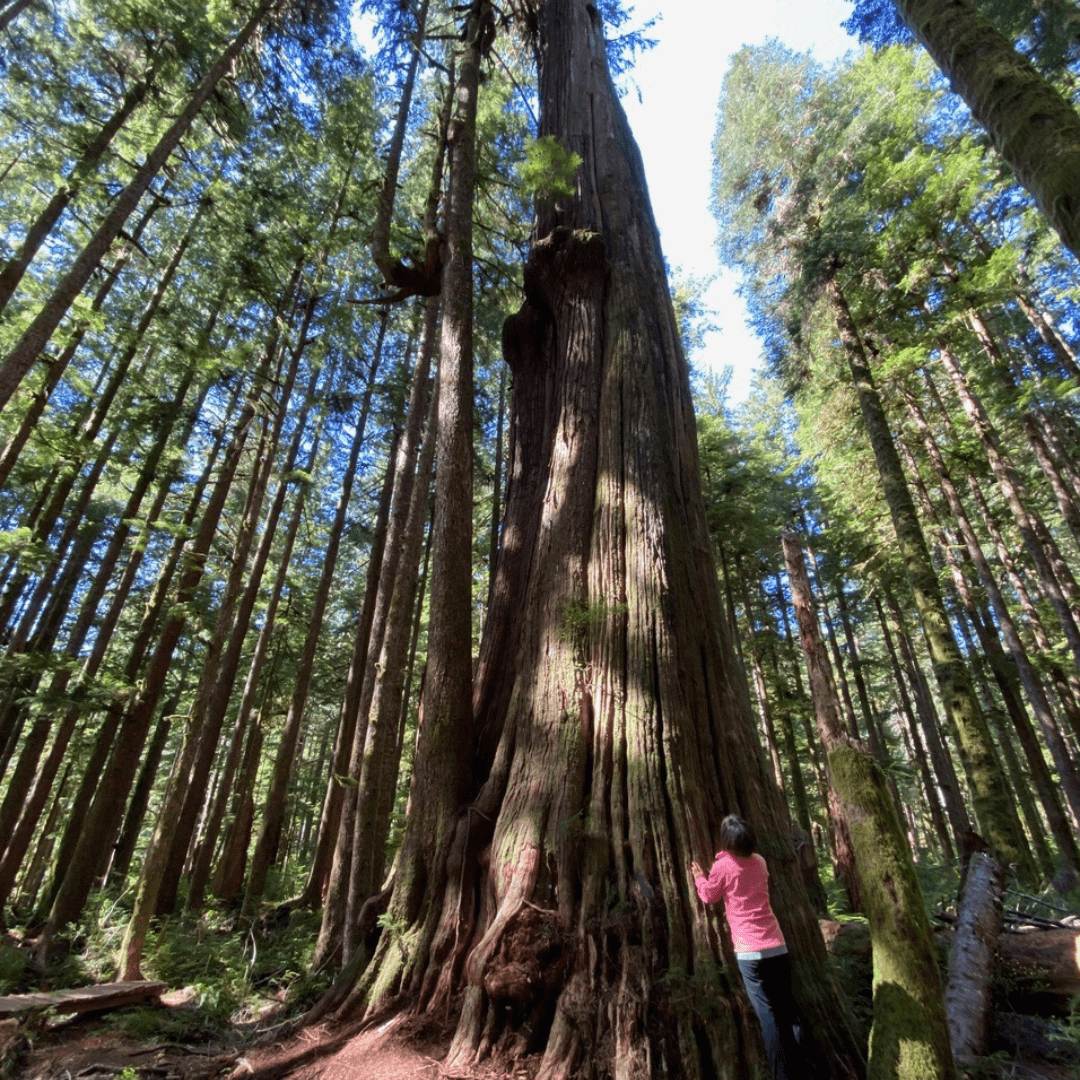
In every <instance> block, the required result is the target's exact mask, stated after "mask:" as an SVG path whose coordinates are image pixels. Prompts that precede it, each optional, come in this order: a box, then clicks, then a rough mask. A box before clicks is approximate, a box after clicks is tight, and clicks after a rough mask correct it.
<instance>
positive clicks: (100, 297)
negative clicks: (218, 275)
mask: <svg viewBox="0 0 1080 1080" xmlns="http://www.w3.org/2000/svg"><path fill="white" fill-rule="evenodd" d="M164 205H165V201H164V199H162V198H161V197H160V195H154V196H153V197H152V198H151V199H150V200H149V205H148V206H147V208H146V210H145V212H144V213H143V215H142V217H141V218H140V219H139V221H138V222H137V223H136V225H135V228H134V229H132V230H131V239H130V242H129V243H126V244H125V245H124V247H123V250H122V251H121V253H120V255H119V256H118V257H117V258H116V260H115V261H114V262H113V265H112V266H111V267H110V268H109V271H108V273H107V274H106V275H105V279H104V280H103V281H102V283H101V284H100V285H99V286H98V289H97V292H96V293H95V294H94V299H93V301H92V302H91V304H90V310H91V312H95V311H100V310H101V309H102V308H103V307H104V305H105V301H106V299H108V296H109V293H110V292H112V289H113V286H114V285H115V284H116V282H117V281H118V280H119V279H120V274H121V272H122V271H123V269H124V267H126V266H127V264H128V263H129V262H130V261H131V256H132V254H133V252H134V251H135V250H136V247H137V245H138V243H139V239H140V237H141V236H142V234H143V231H144V230H145V228H146V226H147V225H149V224H150V219H151V218H152V217H153V216H154V214H155V213H156V212H157V211H158V210H159V209H160V208H161V207H162V206H164ZM219 306H220V302H219ZM88 330H89V320H85V319H84V320H81V321H80V322H79V324H78V326H77V328H76V329H75V330H74V332H73V333H72V334H71V336H70V337H69V339H68V341H67V343H66V344H65V345H64V348H63V349H62V350H61V352H60V353H59V355H58V356H57V357H56V358H55V359H53V360H51V361H50V362H49V365H48V370H47V371H46V372H45V378H44V379H43V380H42V383H41V385H40V386H39V387H38V389H37V390H35V391H34V393H33V395H32V396H31V398H30V400H29V402H27V403H26V408H25V409H24V410H23V414H22V418H21V420H20V422H19V426H18V428H17V429H16V431H15V433H14V434H13V435H12V436H11V438H10V439H8V441H7V443H6V444H5V446H4V449H3V452H2V453H0V486H3V485H4V484H6V483H7V479H8V476H10V474H11V470H12V469H13V468H14V466H15V463H16V461H18V459H19V455H20V454H21V453H22V451H23V447H25V446H26V444H27V442H29V440H30V437H31V436H32V435H33V434H34V432H35V431H36V430H37V425H38V422H39V421H40V420H41V417H42V416H43V414H44V412H45V406H46V405H47V404H48V403H49V398H50V396H51V395H52V392H53V391H54V390H55V389H56V388H57V386H59V384H60V380H61V379H62V378H63V375H64V372H65V371H66V370H67V367H68V364H69V363H71V359H72V357H74V355H75V353H76V352H78V350H79V346H80V345H81V344H82V342H83V338H84V337H85V336H86V333H87V331H88Z"/></svg>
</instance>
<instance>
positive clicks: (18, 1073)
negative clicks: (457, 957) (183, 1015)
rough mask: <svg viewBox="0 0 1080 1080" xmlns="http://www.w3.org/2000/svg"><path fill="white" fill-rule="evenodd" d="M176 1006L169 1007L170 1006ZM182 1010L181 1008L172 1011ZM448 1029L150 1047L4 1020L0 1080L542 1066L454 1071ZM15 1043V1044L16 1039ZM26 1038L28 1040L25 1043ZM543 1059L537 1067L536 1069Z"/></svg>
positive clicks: (321, 1029)
mask: <svg viewBox="0 0 1080 1080" xmlns="http://www.w3.org/2000/svg"><path fill="white" fill-rule="evenodd" d="M163 1007H165V1008H169V1007H170V1006H168V1005H166V1006H163ZM172 1007H175V1006H172ZM449 1036H450V1032H449V1031H448V1030H447V1028H446V1026H445V1025H443V1024H441V1023H437V1022H433V1021H432V1020H431V1019H430V1018H422V1017H421V1018H417V1017H396V1018H392V1019H390V1020H388V1021H386V1022H385V1023H383V1024H380V1025H377V1026H375V1027H369V1028H367V1029H365V1030H361V1028H360V1025H357V1024H352V1025H343V1024H321V1025H316V1026H314V1027H308V1028H303V1029H300V1030H299V1031H294V1032H292V1033H290V1034H289V1035H287V1036H285V1037H283V1038H280V1039H276V1040H275V1039H270V1040H261V1041H259V1042H257V1043H255V1044H254V1045H251V1046H247V1047H244V1048H241V1047H232V1048H230V1047H228V1046H226V1045H224V1044H221V1043H218V1044H216V1045H215V1044H210V1043H207V1044H203V1045H199V1046H195V1045H185V1046H181V1045H153V1044H151V1045H148V1044H147V1043H146V1042H143V1041H140V1040H137V1039H133V1038H130V1037H127V1036H124V1035H122V1034H120V1033H119V1032H117V1031H116V1029H115V1028H114V1027H111V1026H110V1025H109V1024H108V1022H107V1021H106V1020H104V1019H101V1018H95V1017H82V1018H79V1019H76V1020H70V1021H66V1022H64V1023H58V1024H54V1025H51V1026H49V1027H48V1028H47V1029H44V1030H41V1031H39V1032H37V1034H35V1035H28V1034H27V1033H25V1032H24V1031H23V1030H22V1029H18V1028H17V1026H16V1024H15V1022H14V1021H4V1022H3V1023H0V1077H2V1078H5V1080H6V1078H8V1077H12V1078H17V1080H218V1078H221V1080H286V1078H288V1080H446V1078H447V1077H448V1076H450V1075H453V1076H454V1077H455V1078H461V1080H528V1077H529V1076H530V1075H531V1073H532V1072H535V1068H533V1069H527V1068H518V1069H517V1070H515V1071H513V1072H507V1071H506V1070H504V1069H503V1068H501V1067H499V1066H498V1065H496V1064H494V1063H490V1064H486V1065H479V1066H476V1067H475V1068H472V1069H469V1070H466V1071H457V1072H455V1073H453V1074H449V1073H447V1072H446V1071H445V1070H444V1069H443V1067H442V1064H441V1060H442V1058H444V1057H445V1055H446V1051H447V1049H448V1045H449ZM13 1040H14V1042H13ZM20 1040H21V1041H20ZM538 1063H539V1062H538V1061H537V1062H536V1064H538Z"/></svg>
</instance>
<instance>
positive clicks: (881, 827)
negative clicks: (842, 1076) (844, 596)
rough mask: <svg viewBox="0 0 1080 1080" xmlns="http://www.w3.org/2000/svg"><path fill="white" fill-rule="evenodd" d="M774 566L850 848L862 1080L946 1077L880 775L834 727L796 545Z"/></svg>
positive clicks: (926, 959) (918, 931) (914, 894)
mask: <svg viewBox="0 0 1080 1080" xmlns="http://www.w3.org/2000/svg"><path fill="white" fill-rule="evenodd" d="M782 540H783V547H784V561H785V563H786V564H787V569H788V577H789V578H790V580H791V594H792V601H793V603H794V605H795V612H796V615H797V617H798V620H799V631H800V636H801V639H802V645H803V652H804V654H805V657H806V668H807V674H808V676H809V679H810V687H811V694H812V696H813V698H814V712H815V714H816V715H817V717H818V726H819V729H820V731H821V738H822V741H823V742H824V743H825V746H826V748H827V750H828V760H829V772H830V774H831V776H832V780H833V783H834V784H835V786H836V790H837V793H838V794H839V797H840V806H841V812H842V814H843V816H844V821H845V824H846V826H847V829H848V832H849V835H850V836H851V843H852V846H853V847H854V849H855V867H856V871H857V874H858V878H859V894H860V897H861V899H862V905H863V910H864V911H865V913H866V917H867V919H868V921H869V923H870V938H871V942H872V945H873V954H874V1024H873V1028H872V1029H871V1032H870V1060H869V1063H868V1066H867V1077H868V1080H935V1078H942V1080H944V1078H949V1077H953V1076H955V1075H956V1067H955V1065H954V1063H953V1058H952V1051H951V1050H950V1048H949V1029H948V1024H947V1021H946V1017H945V1001H944V997H943V994H942V987H941V976H940V974H939V972H938V968H937V962H936V960H935V958H934V945H933V939H932V937H931V933H930V923H929V920H928V919H927V917H926V905H925V901H924V900H923V896H922V890H921V889H920V888H919V880H918V878H917V877H916V875H915V867H914V864H913V863H912V860H911V851H910V849H909V847H908V843H907V839H906V837H905V835H904V829H903V826H902V824H901V822H900V819H899V818H898V817H897V814H896V808H895V804H894V803H893V800H892V797H891V795H890V794H889V790H888V787H887V785H886V783H885V775H884V773H883V772H882V771H881V768H880V767H879V766H878V764H877V763H876V762H875V761H874V759H873V757H872V756H871V755H870V753H869V752H867V751H866V750H864V749H861V748H860V747H858V746H856V745H855V744H854V743H853V742H852V741H851V740H850V738H849V737H848V735H847V734H846V733H845V732H844V730H843V727H842V726H841V724H840V717H839V705H838V702H837V699H836V690H835V688H834V687H833V685H832V675H831V672H830V670H829V662H828V658H827V656H826V654H825V648H824V645H823V643H822V641H821V636H820V632H819V629H818V620H817V613H816V612H815V610H814V604H813V598H812V595H811V592H810V581H809V578H808V576H807V573H806V564H805V561H804V559H803V553H802V548H801V547H800V545H799V542H798V540H797V538H796V537H795V536H793V535H792V534H791V533H784V535H783V538H782Z"/></svg>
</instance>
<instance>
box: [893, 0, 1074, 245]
mask: <svg viewBox="0 0 1080 1080" xmlns="http://www.w3.org/2000/svg"><path fill="white" fill-rule="evenodd" d="M896 7H897V10H898V11H899V12H900V14H901V15H902V16H903V19H904V21H905V22H906V23H907V24H908V26H910V27H911V29H912V32H913V33H914V34H915V36H916V37H917V38H918V39H919V41H921V42H922V43H923V45H924V46H926V50H927V52H929V53H930V55H931V56H932V57H933V58H934V62H935V63H936V64H937V65H938V67H940V68H941V70H942V71H943V72H944V74H945V75H946V76H947V77H948V79H949V82H950V84H951V86H952V88H953V90H955V91H956V92H957V93H958V94H960V96H961V97H963V99H964V100H965V101H966V102H967V104H968V107H969V108H970V109H971V111H972V113H973V114H974V116H975V119H976V120H978V122H979V123H980V124H982V126H983V127H984V128H986V130H987V131H988V132H989V134H990V137H991V138H992V139H993V141H994V145H995V146H996V147H997V149H998V152H999V153H1000V154H1001V156H1002V157H1003V158H1004V159H1005V160H1006V161H1007V162H1008V163H1009V164H1010V165H1011V166H1012V167H1013V169H1015V170H1016V175H1017V178H1018V179H1019V180H1020V183H1022V184H1023V185H1024V187H1026V188H1027V189H1028V191H1030V192H1031V194H1032V195H1033V196H1034V197H1035V201H1036V203H1038V205H1039V209H1041V210H1042V212H1043V213H1044V214H1045V215H1046V217H1047V220H1049V222H1050V224H1051V225H1052V226H1053V227H1054V228H1055V229H1056V230H1057V232H1058V235H1059V236H1060V237H1061V239H1062V241H1063V242H1064V243H1065V246H1066V247H1068V248H1069V249H1070V250H1071V251H1072V253H1073V254H1074V255H1076V257H1077V258H1080V195H1078V194H1077V193H1078V192H1080V115H1077V112H1076V110H1075V109H1074V108H1073V107H1072V106H1071V105H1070V104H1069V102H1068V101H1067V100H1066V99H1065V98H1064V97H1063V96H1062V94H1061V93H1060V92H1059V91H1058V90H1057V89H1056V88H1055V87H1054V86H1052V85H1051V84H1050V83H1049V82H1048V81H1047V80H1046V79H1045V78H1043V76H1042V75H1040V74H1039V72H1038V71H1036V70H1035V68H1034V66H1033V65H1032V64H1031V63H1030V62H1029V61H1028V60H1027V59H1026V58H1025V57H1023V56H1021V55H1020V53H1018V52H1017V51H1016V49H1015V48H1014V47H1013V45H1012V42H1010V41H1009V39H1008V38H1006V37H1005V35H1004V34H1002V33H1001V31H999V30H998V29H997V27H996V26H994V24H993V23H992V22H991V21H990V19H989V18H987V17H986V16H985V15H983V14H982V12H981V11H980V10H979V8H978V6H977V5H976V3H975V2H974V0H896Z"/></svg>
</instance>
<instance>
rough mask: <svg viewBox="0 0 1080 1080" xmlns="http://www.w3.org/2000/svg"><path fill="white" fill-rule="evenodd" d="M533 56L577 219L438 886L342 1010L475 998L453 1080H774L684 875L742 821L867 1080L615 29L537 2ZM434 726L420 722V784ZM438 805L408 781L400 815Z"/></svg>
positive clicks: (518, 384) (522, 367)
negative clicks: (707, 485)
mask: <svg viewBox="0 0 1080 1080" xmlns="http://www.w3.org/2000/svg"><path fill="white" fill-rule="evenodd" d="M538 36H539V41H538V46H539V48H538V52H539V60H540V102H541V115H542V120H541V134H542V135H551V136H553V137H555V138H556V139H557V140H558V141H560V142H561V143H562V144H563V145H564V146H566V147H567V149H569V150H572V151H574V152H576V153H577V154H579V155H580V156H581V158H582V159H583V164H582V166H581V167H580V168H579V169H578V170H577V171H576V174H575V182H576V185H577V190H576V194H575V195H574V196H573V197H567V198H565V199H550V200H547V201H546V204H545V205H544V206H543V207H542V210H541V214H540V220H539V221H538V223H537V228H536V234H535V235H536V241H535V243H534V245H533V250H532V254H531V256H530V259H529V262H528V264H527V267H526V271H525V296H526V298H525V304H524V306H523V307H522V309H521V311H520V312H519V313H518V314H517V315H515V316H514V317H512V318H511V319H510V320H508V322H507V324H506V326H505V328H504V348H505V353H506V357H507V361H508V363H509V364H510V366H511V369H512V371H513V373H514V401H513V413H512V436H511V446H512V452H511V459H510V469H509V485H508V490H507V505H506V518H505V528H504V530H503V539H502V550H501V553H500V558H499V563H498V569H497V574H496V582H495V586H494V588H493V590H492V601H491V606H490V611H489V616H488V622H487V627H486V632H485V635H484V643H483V646H482V649H481V656H480V665H479V669H478V674H477V687H476V691H475V694H474V702H475V722H476V733H475V738H474V739H473V740H472V755H471V759H470V761H469V764H470V766H471V777H470V778H469V791H468V792H467V794H466V796H465V802H464V804H462V803H459V804H458V812H457V814H456V816H455V817H454V819H453V821H452V829H451V831H450V834H449V836H448V837H447V843H446V844H445V845H443V846H442V847H440V848H437V849H436V851H435V854H436V856H437V859H438V863H437V864H436V865H432V866H429V867H423V868H422V867H420V866H419V865H417V864H416V862H415V861H414V862H413V863H412V864H410V863H409V862H408V859H409V857H410V848H409V846H408V837H407V838H406V843H405V846H404V847H403V849H402V855H401V857H400V859H399V865H398V869H397V876H396V881H395V887H394V896H393V900H392V903H391V907H390V910H389V912H388V919H387V920H386V922H387V924H388V925H387V928H386V929H385V930H384V932H383V937H382V939H381V941H380V945H379V948H378V949H377V951H376V954H375V957H374V960H373V962H372V963H371V964H370V965H369V967H368V970H367V971H366V972H365V974H364V976H363V978H362V979H361V980H360V982H359V983H358V984H357V988H356V993H355V994H354V995H353V1001H356V1002H359V1001H361V1000H366V1001H367V1002H368V1003H370V1004H369V1005H368V1007H369V1008H378V1007H379V1006H381V1005H382V1004H385V1002H386V1001H387V999H388V997H389V996H390V995H391V994H393V993H394V992H395V991H398V990H400V991H404V992H407V993H411V994H413V995H415V999H416V1000H417V1001H418V1002H419V1003H420V1004H421V1005H422V1006H428V1007H434V1006H436V1005H439V1004H441V1003H444V1002H445V1001H447V1000H448V999H449V997H450V995H451V993H452V992H454V991H455V990H457V989H458V988H463V989H464V995H463V1009H462V1013H461V1016H460V1020H459V1025H458V1029H457V1033H456V1036H455V1039H454V1043H453V1049H452V1051H451V1059H450V1060H451V1062H452V1063H453V1066H454V1067H457V1068H460V1067H462V1066H463V1065H464V1064H465V1063H466V1062H468V1061H469V1060H471V1059H473V1058H475V1057H477V1056H482V1055H483V1054H484V1053H485V1052H487V1051H489V1050H490V1049H491V1048H492V1047H493V1046H494V1045H495V1043H496V1042H497V1041H498V1040H500V1039H504V1040H505V1041H504V1042H503V1044H502V1045H503V1048H504V1049H505V1050H506V1052H507V1053H508V1054H513V1053H516V1052H518V1053H520V1052H528V1051H537V1052H540V1053H541V1054H542V1062H541V1065H540V1068H539V1074H538V1075H539V1076H540V1077H541V1078H544V1080H547V1078H551V1077H564V1076H569V1075H570V1074H571V1073H573V1072H579V1073H580V1074H582V1075H590V1074H594V1073H607V1072H609V1071H610V1072H613V1073H614V1075H615V1076H618V1077H638V1076H640V1077H645V1076H650V1075H653V1074H660V1073H662V1072H668V1073H671V1074H674V1075H680V1076H686V1077H690V1078H694V1077H700V1076H717V1077H721V1076H727V1077H734V1076H741V1075H746V1074H747V1073H748V1072H749V1071H750V1070H761V1069H762V1067H763V1060H764V1055H763V1051H762V1050H761V1048H760V1042H759V1037H758V1030H757V1025H756V1022H755V1021H754V1019H753V1016H752V1014H751V1013H749V1011H748V1010H747V1009H746V1008H744V1007H741V1006H740V1005H739V1004H738V1003H737V1002H736V1000H735V997H734V993H733V990H732V986H733V984H734V983H735V981H736V976H735V974H734V964H733V962H732V957H731V946H730V941H729V940H728V938H727V935H726V933H725V932H724V931H723V930H722V927H721V925H720V922H719V920H718V919H716V918H715V917H714V916H713V915H712V914H711V913H710V912H707V911H706V910H705V909H704V907H702V906H701V905H699V904H698V903H697V902H696V900H695V899H694V897H693V893H692V882H691V879H690V875H689V870H688V862H689V860H690V859H691V858H698V859H701V858H704V857H706V856H707V855H710V854H711V853H712V851H713V850H714V849H715V838H716V835H717V830H718V828H719V822H720V819H721V817H722V816H723V814H724V813H725V812H726V811H728V810H735V809H739V810H742V811H743V812H744V813H747V814H749V815H751V816H752V817H753V818H754V821H755V823H756V824H757V826H758V829H759V833H760V835H761V837H762V841H763V848H764V850H765V853H766V855H767V856H768V857H769V859H770V862H771V866H772V880H773V883H774V886H775V900H776V907H777V909H778V912H779V915H780V918H781V921H782V922H783V924H784V929H785V933H786V934H787V938H788V941H789V943H790V945H791V947H792V954H793V957H794V961H795V962H794V971H795V990H796V994H797V996H798V998H799V1001H800V1005H801V1007H802V1011H803V1014H804V1016H805V1017H806V1018H807V1020H808V1025H807V1027H808V1034H809V1037H810V1039H811V1040H812V1041H813V1042H814V1043H815V1044H816V1045H815V1047H814V1052H815V1053H816V1054H818V1055H819V1056H820V1059H821V1062H822V1068H821V1069H820V1074H821V1075H822V1076H833V1077H841V1076H855V1075H857V1074H858V1073H859V1072H860V1071H861V1067H860V1062H859V1057H860V1055H859V1051H858V1049H857V1047H856V1046H855V1044H854V1042H853V1040H852V1034H851V1030H850V1028H849V1026H848V1023H847V1020H846V1017H845V1015H844V1013H843V1012H842V1010H839V1009H837V1007H836V1006H837V1000H836V998H835V996H834V991H833V989H832V987H831V985H830V984H829V982H828V981H827V979H825V978H823V976H822V971H823V964H822V948H823V947H822V942H821V936H820V933H819V931H818V929H817V926H816V922H815V920H814V917H813V912H812V909H811V907H810V905H809V903H808V901H807V898H806V894H805V891H804V889H803V886H802V883H801V880H800V876H799V871H798V867H797V865H796V859H795V853H794V850H793V847H792V844H791V839H790V829H791V826H790V822H789V819H788V817H787V812H786V809H785V808H784V806H783V805H782V802H781V800H780V798H779V796H778V793H777V791H776V789H775V786H774V785H773V784H772V782H771V780H770V778H769V775H768V772H767V769H766V766H765V762H764V760H763V757H762V754H761V750H760V747H759V745H758V744H757V741H756V737H755V731H754V723H753V719H752V715H751V711H750V706H749V698H748V694H747V689H746V682H745V676H744V673H743V671H742V670H741V668H740V667H739V665H738V663H737V661H736V659H735V656H734V651H733V649H732V646H731V641H730V638H729V636H728V633H729V632H728V627H727V620H726V617H725V615H724V611H723V608H722V605H721V601H720V596H719V592H718V588H717V581H716V572H715V568H714V566H713V564H712V558H711V553H710V543H709V536H708V531H707V527H706V523H705V519H704V512H703V503H702V499H701V494H700V489H699V483H698V462H697V449H696V446H695V443H694V426H693V417H692V410H691V402H690V389H689V380H688V373H687V367H686V363H685V360H684V358H683V355H682V351H681V347H680V345H679V337H678V333H677V330H676V326H675V319H674V314H673V311H672V307H671V301H670V297H669V295H668V291H667V287H666V282H665V276H664V269H663V262H662V257H661V253H660V247H659V240H658V236H657V232H656V228H655V225H654V223H653V221H652V216H651V213H650V211H649V203H648V196H647V192H646V187H645V179H644V174H643V170H642V166H641V161H640V157H639V155H638V152H637V149H636V146H635V145H634V142H633V139H632V136H631V135H630V132H629V129H628V126H627V123H626V119H625V116H624V114H623V112H622V109H621V107H620V106H619V104H618V99H617V96H616V94H615V91H614V87H613V85H612V83H611V80H610V76H609V74H608V71H607V64H606V59H605V53H604V41H603V35H602V28H601V25H600V18H599V15H598V14H597V10H596V8H595V7H594V6H593V5H592V4H590V3H587V2H585V0H546V2H545V3H544V4H543V5H542V6H541V8H540V11H539V20H538ZM455 165H456V162H455ZM439 423H440V430H441V427H442V424H443V417H442V416H440V421H439ZM441 511H442V507H441V504H440V507H439V511H438V512H441ZM435 554H436V555H438V551H437V550H436V552H435ZM427 678H428V680H429V682H430V680H431V679H432V672H431V671H430V670H429V672H428V676H427ZM432 719H433V718H432V717H431V715H430V714H429V713H428V712H427V701H426V699H425V714H424V718H423V725H424V727H423V728H422V729H421V743H420V746H419V748H418V770H419V767H420V763H421V759H422V758H423V756H424V755H425V754H430V753H431V751H430V749H429V748H428V747H427V746H426V745H425V742H424V729H425V728H426V727H427V725H428V724H429V723H431V722H432ZM466 735H467V732H459V738H462V737H464V736H466ZM425 775H426V776H427V777H430V776H431V775H432V773H431V769H430V765H429V766H428V772H427V773H426V774H425ZM428 783H430V780H428ZM429 797H430V792H429V789H428V788H427V787H424V786H421V785H420V783H418V781H417V780H416V779H415V778H414V782H413V787H412V803H411V808H410V815H411V816H412V815H415V814H416V813H417V810H418V805H419V804H420V803H421V802H422V801H426V800H427V799H428V798H429ZM443 798H445V794H444V795H443ZM423 812H424V813H426V814H430V813H431V808H430V807H429V806H425V807H424V808H423ZM408 828H409V826H407V829H408ZM412 850H414V851H416V855H414V856H413V858H414V860H415V859H416V858H417V856H419V855H420V854H421V853H420V852H419V851H418V850H417V849H412ZM402 947H405V948H407V949H408V952H407V958H405V954H404V952H403V948H402Z"/></svg>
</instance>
